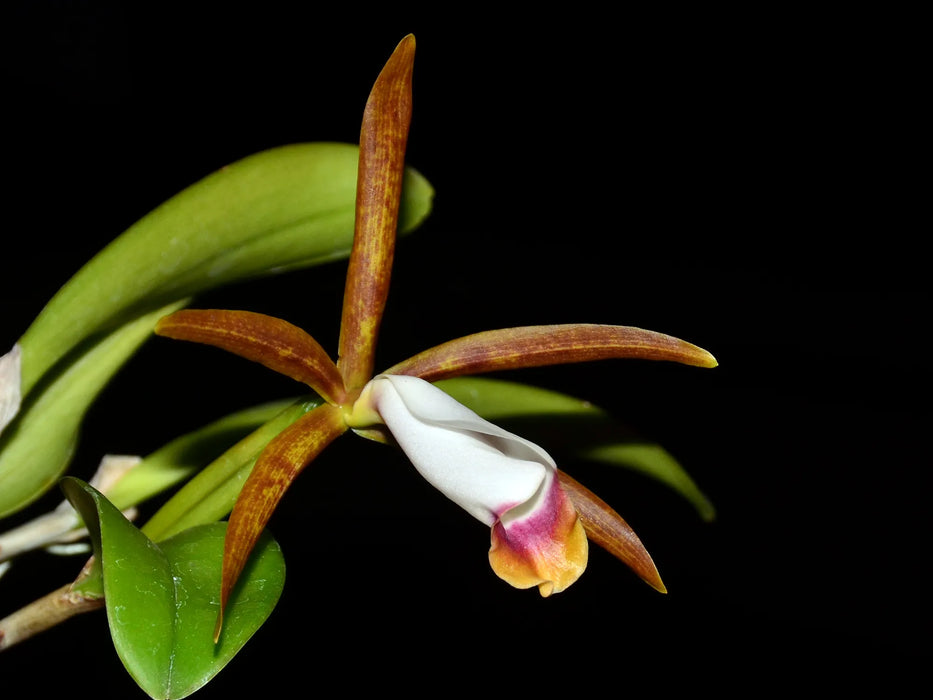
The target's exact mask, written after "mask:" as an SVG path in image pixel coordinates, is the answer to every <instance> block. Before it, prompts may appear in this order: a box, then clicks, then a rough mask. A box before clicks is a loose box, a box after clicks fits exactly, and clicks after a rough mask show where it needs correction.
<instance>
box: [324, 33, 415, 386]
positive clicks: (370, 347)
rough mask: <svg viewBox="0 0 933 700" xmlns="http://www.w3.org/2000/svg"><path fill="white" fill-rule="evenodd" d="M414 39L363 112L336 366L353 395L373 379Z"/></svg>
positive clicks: (402, 46)
mask: <svg viewBox="0 0 933 700" xmlns="http://www.w3.org/2000/svg"><path fill="white" fill-rule="evenodd" d="M414 54H415V38H414V36H412V35H408V36H407V37H405V38H404V39H402V41H401V42H400V43H399V45H398V46H397V47H396V48H395V51H394V52H393V53H392V55H391V56H390V57H389V60H388V62H387V63H386V65H385V67H384V68H383V69H382V72H381V73H380V74H379V77H378V78H377V79H376V83H375V84H374V85H373V89H372V92H371V93H370V96H369V100H368V101H367V103H366V109H365V111H364V112H363V125H362V128H361V130H360V165H359V175H358V183H357V193H356V224H355V231H354V237H353V249H352V251H351V253H350V264H349V269H348V271H347V282H346V287H345V289H344V298H343V314H342V319H341V323H340V341H339V348H338V353H337V354H338V360H337V365H338V367H340V371H341V373H342V374H343V377H344V380H345V383H346V387H347V389H348V390H349V391H350V392H351V393H354V392H355V391H357V390H359V389H361V388H362V387H363V385H364V384H365V383H366V382H367V381H369V379H370V377H372V373H373V359H374V356H375V348H376V339H377V335H378V333H379V325H380V323H381V321H382V314H383V311H384V309H385V303H386V298H387V296H388V293H389V278H390V276H391V272H392V261H393V258H394V256H395V237H396V229H397V228H398V210H399V201H400V198H401V192H402V178H403V175H404V168H405V148H406V145H407V143H408V129H409V125H410V123H411V109H412V107H411V78H412V69H413V62H414Z"/></svg>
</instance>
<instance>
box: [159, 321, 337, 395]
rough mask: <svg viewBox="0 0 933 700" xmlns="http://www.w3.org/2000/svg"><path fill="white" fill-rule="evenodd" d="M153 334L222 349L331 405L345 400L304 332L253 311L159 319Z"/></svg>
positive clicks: (333, 370) (331, 369) (329, 363)
mask: <svg viewBox="0 0 933 700" xmlns="http://www.w3.org/2000/svg"><path fill="white" fill-rule="evenodd" d="M155 332H156V333H157V334H158V335H163V336H166V337H169V338H175V339H177V340H190V341H193V342H196V343H204V344H205V345H212V346H214V347H218V348H222V349H223V350H227V351H229V352H232V353H234V354H236V355H239V356H240V357H244V358H246V359H248V360H252V361H253V362H259V363H260V364H262V365H265V366H266V367H268V368H269V369H271V370H274V371H276V372H279V373H280V374H284V375H285V376H287V377H291V378H292V379H295V380H297V381H299V382H303V383H304V384H307V385H308V386H309V387H311V388H312V389H314V391H316V392H317V393H318V394H320V395H321V397H322V398H323V399H324V400H325V401H328V402H329V403H335V404H337V403H342V402H343V401H344V399H345V398H346V391H344V388H343V379H342V378H341V376H340V372H338V371H337V365H335V364H334V362H333V360H331V359H330V357H329V356H328V355H327V353H326V352H325V351H324V348H322V347H321V346H320V344H319V343H318V342H317V341H316V340H315V339H314V338H312V337H311V336H310V335H308V334H307V333H306V332H305V331H303V330H302V329H300V328H298V327H297V326H294V325H292V324H291V323H289V322H288V321H283V320H282V319H280V318H275V317H273V316H266V315H265V314H258V313H254V312H252V311H229V310H223V309H183V310H181V311H176V312H175V313H173V314H170V315H168V316H165V317H163V318H162V319H160V320H159V322H158V323H157V324H156V327H155Z"/></svg>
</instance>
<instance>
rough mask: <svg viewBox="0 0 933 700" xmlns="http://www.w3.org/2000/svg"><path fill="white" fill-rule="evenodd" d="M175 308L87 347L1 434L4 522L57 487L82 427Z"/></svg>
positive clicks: (49, 379)
mask: <svg viewBox="0 0 933 700" xmlns="http://www.w3.org/2000/svg"><path fill="white" fill-rule="evenodd" d="M179 306H180V303H179V304H171V305H169V306H167V307H163V308H161V309H156V310H155V311H154V312H150V313H149V314H147V315H145V316H141V317H140V318H138V319H136V320H135V321H133V322H131V323H127V324H126V325H124V326H122V327H120V328H119V329H117V330H115V331H113V332H112V333H110V334H109V335H106V336H104V337H102V338H100V339H95V340H94V341H93V342H89V343H87V346H86V347H82V351H81V353H80V354H79V356H78V357H77V358H76V359H75V360H74V362H72V363H71V364H69V365H67V366H65V367H61V368H58V369H57V370H56V371H55V372H51V373H50V376H49V377H47V382H46V383H44V385H43V387H42V391H41V392H39V391H37V392H34V393H33V395H31V396H30V397H29V398H27V400H26V401H25V402H24V404H23V406H22V409H21V410H20V412H19V414H18V415H17V416H16V417H15V418H14V419H13V421H12V422H11V423H10V424H9V425H8V426H7V427H6V429H5V430H4V431H3V433H2V434H0V517H3V516H4V515H7V514H9V513H11V512H13V511H16V510H19V509H20V508H23V507H24V506H26V505H28V504H29V503H31V502H32V501H34V500H35V499H37V498H38V497H39V496H41V495H42V494H43V493H45V492H46V491H47V490H48V489H50V488H51V487H52V486H54V485H55V483H56V482H57V481H58V479H59V477H60V476H61V475H62V474H63V473H64V471H65V469H66V468H67V467H68V463H69V462H70V460H71V456H72V454H73V452H74V449H75V445H76V443H77V441H78V435H79V430H80V427H81V422H82V421H83V420H84V416H85V414H86V413H87V410H88V408H89V407H90V406H91V404H92V403H93V402H94V400H95V399H96V398H97V396H98V395H99V394H100V392H101V390H102V389H103V388H104V387H105V386H106V385H107V383H108V382H109V381H110V379H111V378H112V377H113V375H114V374H115V373H116V371H117V370H118V369H119V368H120V366H121V365H122V364H123V360H124V359H125V358H126V357H128V356H129V355H131V354H132V353H134V352H135V351H136V350H137V349H138V348H139V346H140V345H142V343H143V342H145V340H146V339H147V338H148V337H149V336H150V335H151V334H152V326H153V324H155V322H156V321H157V320H158V319H159V318H160V317H161V316H163V315H165V314H167V313H169V312H171V311H174V310H175V309H177V308H178V307H179Z"/></svg>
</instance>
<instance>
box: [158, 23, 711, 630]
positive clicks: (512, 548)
mask: <svg viewBox="0 0 933 700" xmlns="http://www.w3.org/2000/svg"><path fill="white" fill-rule="evenodd" d="M414 49H415V41H414V37H413V36H411V35H409V36H407V37H405V38H404V39H403V40H402V41H401V42H400V44H399V45H398V46H397V48H396V49H395V51H394V52H393V54H392V55H391V57H390V58H389V60H388V62H387V63H386V65H385V67H384V68H383V70H382V72H381V73H380V75H379V77H378V78H377V80H376V82H375V84H374V87H373V89H372V92H371V94H370V97H369V100H368V102H367V104H366V107H365V110H364V115H363V122H362V128H361V134H360V161H359V174H358V187H357V203H356V222H355V233H354V241H353V249H352V251H351V254H350V261H349V270H348V274H347V280H346V287H345V293H344V303H343V310H342V318H341V331H340V337H339V341H338V344H339V347H338V359H337V361H336V362H334V361H333V360H332V359H331V358H330V357H329V356H328V354H327V353H326V351H325V350H324V349H323V348H322V347H321V346H320V345H319V344H318V343H317V341H315V340H314V339H313V338H312V337H311V336H310V335H308V334H307V333H305V332H304V331H303V330H301V329H300V328H297V327H296V326H293V325H292V324H290V323H288V322H286V321H284V320H281V319H277V318H272V317H269V316H265V315H262V314H257V313H253V312H249V311H231V310H214V309H206V310H196V309H185V310H181V311H177V312H175V313H173V314H170V315H168V316H166V317H164V318H163V319H161V320H160V321H159V323H158V325H157V328H156V332H157V333H158V334H160V335H163V336H167V337H171V338H175V339H182V340H189V341H194V342H200V343H205V344H208V345H213V346H216V347H219V348H222V349H225V350H227V351H231V352H233V353H236V354H238V355H240V356H242V357H244V358H247V359H249V360H253V361H256V362H259V363H261V364H263V365H265V366H267V367H269V368H270V369H272V370H275V371H277V372H280V373H282V374H285V375H286V376H289V377H291V378H292V379H295V380H297V381H299V382H302V383H304V384H306V385H308V386H309V387H310V388H311V389H313V390H314V391H315V392H317V393H318V394H319V395H320V396H321V398H322V399H323V400H324V402H323V403H322V404H321V405H320V406H319V407H318V408H316V409H314V410H311V411H309V412H308V413H306V414H305V415H303V416H302V417H301V418H300V419H298V420H297V421H295V422H294V423H292V424H291V425H290V426H289V427H287V428H286V429H284V430H283V431H282V432H281V433H279V434H278V436H277V437H276V438H274V439H273V440H272V441H271V442H270V443H269V445H268V446H267V447H266V449H265V450H264V451H263V452H262V454H261V455H260V457H259V458H258V460H257V461H256V464H255V466H254V467H253V469H252V471H251V473H250V475H249V477H248V479H247V480H246V482H245V484H244V486H243V489H242V491H241V492H240V495H239V497H238V499H237V501H236V503H235V505H234V507H233V510H232V512H231V514H230V519H229V524H228V528H227V534H226V541H225V550H224V560H223V574H222V583H221V612H220V615H219V616H218V621H217V629H216V632H215V637H217V636H219V634H220V631H221V624H222V619H223V617H222V616H223V607H224V605H225V604H226V602H227V599H228V596H229V594H230V591H231V589H232V587H233V585H234V583H235V582H236V580H237V578H238V576H239V574H240V572H241V570H242V569H243V566H244V565H245V562H246V560H247V557H248V556H249V553H250V551H251V549H252V547H253V545H254V544H255V542H256V540H257V539H258V537H259V535H260V533H261V532H262V530H263V529H264V527H265V526H266V524H267V522H268V521H269V518H270V517H271V515H272V513H273V511H274V509H275V508H276V506H277V504H278V503H279V501H280V499H281V498H282V496H283V495H284V493H285V491H286V489H287V488H288V487H289V485H290V484H291V483H292V482H293V481H294V479H295V478H296V477H297V476H298V474H299V473H300V472H301V471H302V470H303V469H304V468H305V467H306V466H307V465H308V464H309V463H310V462H312V461H313V460H314V459H315V457H316V456H317V455H318V454H319V453H320V452H321V451H322V450H323V449H324V448H325V447H327V446H328V445H329V444H330V443H331V442H332V441H333V440H334V439H335V438H337V437H338V436H340V435H342V434H343V433H345V432H348V431H351V430H352V431H353V432H355V433H357V434H359V435H361V436H363V437H366V438H370V439H374V440H378V441H382V442H386V443H390V444H394V445H397V446H399V447H400V448H401V449H402V450H403V451H404V452H405V454H406V455H407V456H408V458H409V459H410V460H411V462H412V463H413V464H414V466H415V468H416V469H417V470H418V471H419V472H420V473H421V474H422V475H423V476H424V477H425V478H426V479H427V480H428V481H429V482H430V483H431V484H432V485H434V486H435V487H436V488H437V489H438V490H440V491H441V492H442V493H443V494H444V495H446V496H447V497H448V498H450V499H451V500H453V501H454V502H455V503H457V504H458V505H460V506H461V507H462V508H463V509H464V510H466V511H467V512H468V513H469V514H470V515H472V516H473V517H475V518H476V519H478V520H480V521H481V522H483V523H485V524H486V525H487V526H489V527H490V528H491V548H490V551H489V559H490V563H491V565H492V568H493V570H494V571H495V573H496V574H497V575H498V576H499V577H501V578H502V579H504V580H505V581H507V582H508V583H510V584H512V585H513V586H516V587H519V588H530V587H534V586H537V587H538V589H539V591H540V593H541V594H542V595H544V596H548V595H550V594H551V593H555V592H558V591H561V590H563V589H565V588H567V586H569V585H570V584H572V583H573V582H574V581H575V580H576V579H577V578H578V577H579V576H580V574H581V573H582V572H583V570H584V568H585V567H586V562H587V556H588V554H587V549H588V544H587V543H588V539H589V540H591V541H593V542H595V543H597V544H598V545H600V546H603V547H604V548H606V549H607V550H609V551H610V552H611V553H613V554H614V555H615V556H617V557H618V558H620V559H621V560H622V561H624V562H625V563H627V564H628V565H629V566H630V567H631V568H632V569H633V570H634V571H635V572H636V573H637V574H638V575H639V576H640V577H641V578H642V579H643V580H645V581H646V582H647V583H648V584H649V585H651V586H653V587H654V588H656V589H658V590H660V591H662V592H663V591H664V590H665V589H664V584H663V583H662V582H661V579H660V577H659V575H658V573H657V569H656V568H655V566H654V564H653V562H652V561H651V558H650V556H649V555H648V553H647V551H646V550H645V548H644V546H643V545H642V543H641V542H640V541H639V539H638V537H637V536H636V535H635V534H634V532H632V530H631V528H629V526H628V525H627V524H626V523H625V521H624V520H623V519H622V518H621V517H620V516H618V514H616V513H615V511H613V510H612V509H611V508H610V507H609V506H607V505H606V504H605V503H604V502H602V501H601V500H599V499H598V498H597V497H596V496H595V495H594V494H592V493H591V492H590V491H588V490H587V489H586V488H584V487H583V486H581V485H580V484H579V483H577V482H576V481H574V480H573V479H572V478H570V477H569V476H568V475H566V474H565V473H563V472H561V471H559V470H558V468H557V466H556V464H555V462H554V460H553V459H552V458H551V456H550V455H549V454H548V453H547V452H546V451H545V450H544V449H542V448H541V447H539V446H538V445H535V444H533V443H531V442H529V441H527V440H524V439H522V438H521V437H519V436H517V435H513V434H512V433H509V432H507V431H505V430H503V429H501V428H499V427H497V426H496V425H494V424H492V423H490V422H488V421H486V420H484V419H483V418H481V417H480V416H479V415H477V414H476V413H474V412H473V411H471V410H470V409H468V408H466V407H465V406H463V405H462V404H460V403H458V402H457V401H455V400H454V399H453V398H451V397H450V396H449V395H447V394H445V393H444V392H443V391H442V390H441V389H439V388H437V387H436V386H434V385H433V384H432V382H434V381H437V380H440V379H444V378H448V377H454V376H458V375H468V374H476V373H482V372H489V371H494V370H495V371H498V370H505V369H518V368H523V367H534V366H542V365H549V364H557V363H568V362H583V361H592V360H602V359H608V358H641V359H653V360H672V361H677V362H681V363H685V364H689V365H694V366H699V367H713V366H715V365H716V360H715V359H714V358H713V357H712V355H710V354H709V353H708V352H706V351H705V350H702V349H700V348H698V347H696V346H694V345H691V344H690V343H687V342H685V341H682V340H679V339H677V338H673V337H671V336H667V335H663V334H661V333H655V332H652V331H646V330H641V329H638V328H630V327H624V326H607V325H593V324H571V325H555V326H535V327H523V328H507V329H501V330H492V331H486V332H481V333H477V334H474V335H470V336H466V337H463V338H459V339H456V340H453V341H450V342H448V343H444V344H442V345H439V346H437V347H434V348H432V349H430V350H426V351H424V352H422V353H420V354H418V355H416V356H414V357H412V358H410V359H408V360H405V361H403V362H400V363H398V364H396V365H394V366H393V367H390V368H389V369H387V370H385V371H384V372H381V373H378V374H375V373H374V371H373V370H374V354H375V346H376V337H377V334H378V331H379V327H380V322H381V319H382V315H383V310H384V307H385V303H386V297H387V293H388V288H389V277H390V272H391V267H392V261H393V257H394V247H395V237H396V227H397V215H398V205H399V194H400V188H401V175H402V171H403V165H404V154H405V147H406V143H407V139H408V128H409V123H410V118H411V77H412V67H413V59H414Z"/></svg>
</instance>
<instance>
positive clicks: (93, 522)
mask: <svg viewBox="0 0 933 700" xmlns="http://www.w3.org/2000/svg"><path fill="white" fill-rule="evenodd" d="M62 488H63V490H64V491H65V494H66V496H67V497H68V499H69V500H70V501H71V503H72V505H73V506H74V507H75V508H76V509H77V510H78V511H79V512H80V513H81V516H82V517H83V518H84V520H85V522H86V523H87V525H88V529H89V531H90V533H91V538H92V542H93V545H94V556H95V558H97V559H99V560H100V563H101V571H102V576H103V582H104V600H105V603H106V607H107V619H108V622H109V624H110V633H111V636H112V638H113V642H114V646H115V647H116V650H117V653H118V655H119V656H120V659H121V660H122V662H123V664H124V665H125V666H126V669H127V671H129V673H130V675H132V676H133V678H134V679H135V680H136V682H137V683H138V684H139V686H140V687H141V688H142V689H143V690H144V691H146V693H148V694H149V695H150V696H151V697H153V698H171V699H174V698H183V697H187V696H188V695H190V694H191V693H193V692H194V691H196V690H197V689H198V688H200V687H202V686H203V685H204V684H205V683H207V682H208V681H209V680H210V679H211V678H213V677H214V675H216V674H217V672H218V671H220V670H221V669H222V668H223V667H224V666H225V665H226V664H227V663H228V662H229V661H230V659H232V658H233V656H234V655H235V654H236V653H237V652H238V651H239V650H240V649H241V648H242V647H243V645H244V644H245V643H246V642H247V641H248V640H249V638H250V637H251V636H252V635H253V634H254V633H255V632H256V630H258V629H259V627H260V626H261V625H262V624H263V622H265V620H266V618H267V617H268V616H269V614H270V613H271V612H272V609H273V608H274V607H275V604H276V603H277V602H278V599H279V596H280V595H281V591H282V588H283V586H284V582H285V564H284V560H283V558H282V553H281V550H280V549H279V547H278V545H276V544H275V542H274V541H273V540H271V539H270V538H268V537H264V538H263V539H262V540H261V541H260V544H259V546H258V547H257V548H256V550H254V555H253V557H252V558H251V560H250V563H249V565H248V567H247V569H246V570H245V571H244V575H243V576H242V577H241V579H240V581H239V583H238V585H237V588H236V589H235V591H234V594H233V596H232V597H231V599H230V601H229V603H228V606H227V609H226V611H225V615H224V632H223V635H222V636H221V638H220V641H219V642H218V643H217V644H216V645H215V644H214V641H213V632H214V624H215V622H216V620H217V611H218V606H219V593H220V571H221V562H222V559H223V541H224V535H225V532H226V524H225V523H212V524H210V525H204V526H200V527H197V528H193V529H190V530H187V531H185V532H183V533H180V534H178V535H176V536H175V537H172V538H170V539H168V540H165V541H163V542H160V543H158V544H156V543H154V542H153V541H152V540H150V539H149V538H148V537H146V536H145V535H144V534H143V533H142V532H140V531H139V530H138V529H137V528H136V527H135V526H134V525H133V524H132V523H130V522H129V521H128V520H127V519H126V518H124V517H123V515H122V514H121V513H120V511H119V510H117V508H116V507H115V506H114V505H113V504H111V503H110V502H109V501H108V500H107V499H106V498H104V496H103V495H101V494H100V493H99V492H98V491H96V490H95V489H93V488H92V487H90V486H88V485H87V484H85V483H84V482H82V481H80V480H78V479H74V478H72V477H66V478H65V479H63V481H62Z"/></svg>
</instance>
